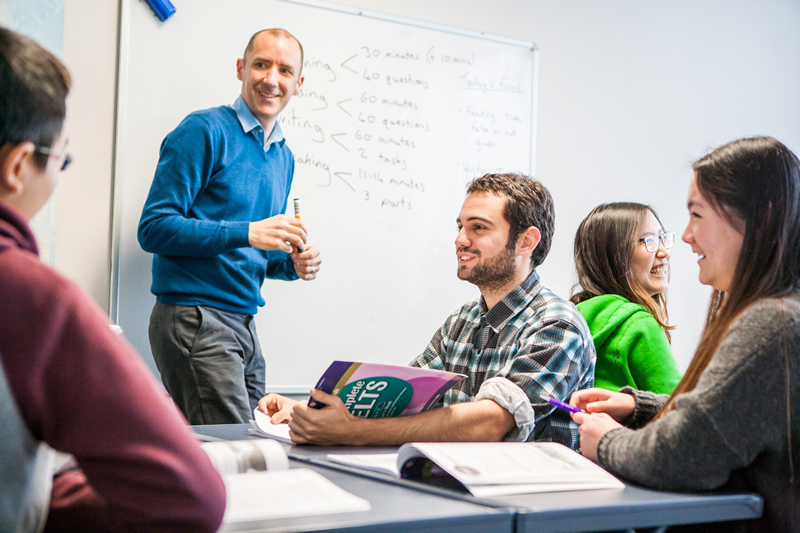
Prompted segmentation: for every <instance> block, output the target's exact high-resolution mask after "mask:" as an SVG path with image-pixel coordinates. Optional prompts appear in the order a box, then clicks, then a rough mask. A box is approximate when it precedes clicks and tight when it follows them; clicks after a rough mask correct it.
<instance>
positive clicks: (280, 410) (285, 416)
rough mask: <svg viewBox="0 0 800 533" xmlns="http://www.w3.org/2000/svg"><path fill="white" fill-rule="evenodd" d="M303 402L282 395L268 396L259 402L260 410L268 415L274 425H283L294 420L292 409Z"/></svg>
mask: <svg viewBox="0 0 800 533" xmlns="http://www.w3.org/2000/svg"><path fill="white" fill-rule="evenodd" d="M298 403H302V402H298V401H297V400H292V399H291V398H287V397H286V396H281V395H280V394H267V395H266V396H264V397H263V398H261V399H260V400H258V410H259V411H261V412H262V413H264V414H265V415H267V416H268V417H269V418H270V420H271V421H272V423H273V424H282V423H284V422H288V421H289V420H291V419H292V408H293V407H294V406H295V405H296V404H298Z"/></svg>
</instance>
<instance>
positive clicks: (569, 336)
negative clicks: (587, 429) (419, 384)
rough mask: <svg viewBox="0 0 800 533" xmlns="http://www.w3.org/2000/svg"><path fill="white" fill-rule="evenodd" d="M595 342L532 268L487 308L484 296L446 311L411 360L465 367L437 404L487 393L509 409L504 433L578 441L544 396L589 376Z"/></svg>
mask: <svg viewBox="0 0 800 533" xmlns="http://www.w3.org/2000/svg"><path fill="white" fill-rule="evenodd" d="M595 359H596V355H595V349H594V343H593V342H592V336H591V334H590V333H589V328H588V327H587V326H586V322H585V321H584V319H583V317H582V316H581V315H580V313H579V312H578V311H577V309H575V306H574V305H572V304H571V303H570V302H568V301H566V300H564V299H563V298H561V297H559V296H557V295H555V294H554V293H553V292H552V291H550V290H549V289H547V288H546V287H543V286H542V284H541V283H540V282H539V275H538V274H537V273H536V271H534V272H533V273H531V275H530V276H529V277H528V278H527V279H526V280H525V281H524V282H522V284H521V285H520V286H519V287H517V288H516V289H514V290H513V291H511V293H509V294H508V295H507V296H506V297H505V298H503V300H501V301H500V302H498V303H497V305H495V306H494V307H493V308H492V309H491V310H489V311H487V308H486V302H485V301H484V299H483V297H481V298H479V299H477V300H475V301H473V302H470V303H467V304H465V305H464V306H463V307H461V309H459V310H458V311H456V312H455V313H453V314H452V315H451V316H450V317H449V318H448V319H447V321H446V322H445V323H444V325H443V326H442V327H441V328H440V329H439V330H438V331H437V332H436V333H435V334H434V336H433V339H431V341H430V343H429V344H428V347H427V348H426V349H425V351H424V352H423V353H422V354H421V355H419V356H418V357H417V358H416V359H414V360H413V361H412V362H411V363H410V365H411V366H418V367H424V368H433V369H437V370H447V371H450V372H458V373H461V374H466V375H467V379H465V380H463V381H461V382H460V383H458V384H456V385H455V386H454V387H453V388H452V389H450V390H449V391H448V392H447V393H446V395H445V397H444V405H445V406H447V405H450V404H454V403H460V402H470V401H475V400H480V399H484V398H489V399H492V400H495V401H496V402H497V403H498V404H499V405H500V406H501V407H503V408H505V409H506V410H508V411H509V412H510V413H511V414H513V415H514V418H515V421H516V423H517V427H516V428H515V429H513V430H511V431H510V432H509V433H508V434H507V435H506V436H505V440H506V441H532V440H536V441H554V442H560V443H561V444H564V445H566V446H569V447H571V448H573V449H577V447H578V426H577V424H575V423H574V422H572V419H571V418H570V417H569V413H567V412H565V411H563V410H558V409H556V408H555V407H553V406H552V405H551V404H549V403H548V401H547V400H548V398H550V397H554V398H558V399H559V400H562V401H565V402H566V401H569V397H570V396H571V395H572V393H573V392H575V391H576V390H579V389H585V388H588V387H591V386H592V385H593V384H594V365H595Z"/></svg>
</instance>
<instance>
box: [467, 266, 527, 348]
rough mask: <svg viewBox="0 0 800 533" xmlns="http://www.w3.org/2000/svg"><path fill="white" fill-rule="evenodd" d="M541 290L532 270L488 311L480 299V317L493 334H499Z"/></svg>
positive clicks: (484, 301) (483, 301)
mask: <svg viewBox="0 0 800 533" xmlns="http://www.w3.org/2000/svg"><path fill="white" fill-rule="evenodd" d="M541 289H542V285H541V283H539V274H538V273H537V272H536V269H534V270H533V271H532V272H531V273H530V275H529V276H528V277H527V278H525V281H523V282H522V283H520V284H519V285H518V286H517V288H515V289H514V290H513V291H511V292H510V293H508V294H507V295H506V296H505V298H503V299H502V300H500V301H499V302H497V304H496V305H495V306H494V307H492V308H491V309H490V310H488V311H487V310H486V300H484V299H483V297H481V315H482V318H483V320H485V321H486V323H487V324H488V325H489V326H491V328H492V329H493V330H494V331H495V333H497V332H499V331H500V330H501V329H502V328H503V327H504V326H505V325H506V324H507V323H508V322H509V321H510V320H511V319H512V318H513V317H515V316H516V315H517V314H519V312H520V311H522V310H523V309H525V308H526V307H527V306H528V304H530V302H531V300H533V299H534V298H535V297H536V295H537V294H539V291H540V290H541Z"/></svg>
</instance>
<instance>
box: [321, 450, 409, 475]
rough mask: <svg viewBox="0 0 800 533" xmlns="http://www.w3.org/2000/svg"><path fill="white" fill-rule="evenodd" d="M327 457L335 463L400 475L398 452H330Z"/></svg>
mask: <svg viewBox="0 0 800 533" xmlns="http://www.w3.org/2000/svg"><path fill="white" fill-rule="evenodd" d="M325 457H326V458H327V459H328V460H329V461H333V462H334V463H339V464H342V465H347V466H354V467H356V468H363V469H365V470H372V471H373V472H380V473H381V474H387V475H390V476H393V477H397V478H399V477H400V471H399V470H397V454H396V453H352V454H338V453H329V454H328V455H326V456H325Z"/></svg>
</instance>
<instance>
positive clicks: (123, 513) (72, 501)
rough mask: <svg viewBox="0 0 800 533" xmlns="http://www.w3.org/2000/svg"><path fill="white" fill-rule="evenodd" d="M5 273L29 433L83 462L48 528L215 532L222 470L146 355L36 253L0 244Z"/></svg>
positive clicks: (10, 336)
mask: <svg viewBox="0 0 800 533" xmlns="http://www.w3.org/2000/svg"><path fill="white" fill-rule="evenodd" d="M0 272H2V276H0V324H2V328H0V357H2V362H3V366H4V368H5V371H6V374H7V375H8V380H9V384H10V387H11V392H12V394H13V395H14V398H15V399H16V401H17V405H18V407H19V409H20V412H21V413H22V417H23V418H24V420H25V422H26V423H27V425H28V428H29V429H30V430H31V432H32V434H33V435H34V436H35V437H37V438H38V439H40V440H42V441H44V442H46V443H48V444H49V445H50V446H52V447H53V448H55V449H57V450H60V451H63V452H67V453H70V454H73V455H74V456H75V457H76V458H77V460H78V463H79V464H80V466H81V469H82V471H83V473H79V472H73V473H70V474H68V475H67V476H66V477H63V478H62V479H60V480H58V482H57V483H56V484H55V485H54V502H55V505H53V506H52V507H51V510H50V514H49V517H48V529H59V530H66V529H74V530H80V531H117V530H119V531H215V530H216V529H217V527H218V526H219V524H220V522H221V520H222V515H223V513H224V509H225V488H224V485H223V483H222V480H221V479H220V477H219V475H218V474H217V472H216V471H215V470H214V468H213V467H212V466H211V463H210V462H209V460H208V457H207V456H206V455H205V453H204V452H203V451H202V450H201V449H200V447H199V446H198V445H197V443H196V442H195V440H194V439H193V437H192V436H191V433H190V431H189V429H188V428H187V427H186V422H185V420H184V419H183V417H182V416H181V415H180V414H179V413H178V411H177V410H176V408H175V407H174V405H173V403H172V401H171V400H170V399H169V397H168V396H167V395H166V393H164V391H163V390H162V389H161V388H160V387H159V385H158V383H157V382H156V381H155V378H154V377H153V375H152V374H151V373H150V371H149V369H148V368H147V367H146V366H145V365H144V363H143V361H142V360H141V358H140V356H139V355H138V354H137V353H136V352H135V351H134V350H133V348H132V347H130V345H128V344H127V343H126V342H125V341H124V340H122V339H121V338H119V337H118V336H116V335H115V334H114V333H113V332H112V331H111V329H110V328H109V327H108V325H107V322H106V318H105V316H104V314H103V313H102V311H101V310H100V309H99V308H98V307H97V306H96V305H95V304H94V302H93V301H91V300H90V299H89V298H88V297H87V296H86V295H85V294H84V293H83V292H82V291H81V290H80V289H79V288H78V287H77V286H76V285H75V284H74V283H72V282H70V281H68V280H66V279H65V278H63V277H62V276H60V275H59V274H57V273H56V272H55V271H54V270H52V269H51V268H49V267H48V266H46V265H43V264H42V263H40V262H39V259H38V257H36V256H35V255H34V254H31V253H29V252H27V251H23V250H19V249H11V250H6V251H5V252H3V253H0ZM84 475H85V477H84Z"/></svg>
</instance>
